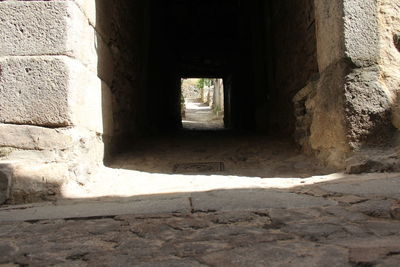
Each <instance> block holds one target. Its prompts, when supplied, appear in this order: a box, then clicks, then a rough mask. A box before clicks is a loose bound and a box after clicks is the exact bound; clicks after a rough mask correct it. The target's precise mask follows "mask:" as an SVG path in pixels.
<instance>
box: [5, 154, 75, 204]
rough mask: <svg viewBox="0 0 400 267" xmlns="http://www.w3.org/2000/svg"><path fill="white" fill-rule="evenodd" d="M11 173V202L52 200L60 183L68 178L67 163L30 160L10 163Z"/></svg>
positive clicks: (58, 190) (57, 193)
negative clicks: (28, 161)
mask: <svg viewBox="0 0 400 267" xmlns="http://www.w3.org/2000/svg"><path fill="white" fill-rule="evenodd" d="M10 168H11V173H12V188H11V192H10V201H11V203H32V202H38V201H46V200H54V199H55V198H56V196H57V195H59V194H60V189H61V185H62V184H63V183H65V182H67V181H68V180H69V179H70V177H71V176H70V171H69V167H68V165H67V164H62V163H49V164H46V163H41V162H36V163H34V162H30V163H27V162H26V163H21V164H13V165H10Z"/></svg>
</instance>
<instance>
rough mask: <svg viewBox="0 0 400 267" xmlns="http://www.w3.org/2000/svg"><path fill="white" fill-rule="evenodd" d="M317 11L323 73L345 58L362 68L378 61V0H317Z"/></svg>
mask: <svg viewBox="0 0 400 267" xmlns="http://www.w3.org/2000/svg"><path fill="white" fill-rule="evenodd" d="M315 10H316V26H317V27H316V28H317V45H318V63H319V68H320V72H323V71H324V70H325V69H326V68H327V67H328V66H329V65H330V64H335V62H336V61H339V60H341V59H343V58H345V57H346V58H348V59H350V60H351V61H352V62H353V63H354V64H355V65H356V66H359V67H366V66H370V65H373V64H377V63H378V59H379V23H378V15H377V14H378V1H376V0H337V1H330V0H317V1H315Z"/></svg>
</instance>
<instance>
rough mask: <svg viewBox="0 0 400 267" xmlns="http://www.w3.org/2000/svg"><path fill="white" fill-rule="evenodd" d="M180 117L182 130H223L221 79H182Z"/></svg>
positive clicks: (222, 86) (222, 89) (222, 88)
mask: <svg viewBox="0 0 400 267" xmlns="http://www.w3.org/2000/svg"><path fill="white" fill-rule="evenodd" d="M181 115H182V125H183V128H184V129H188V130H221V129H224V128H225V125H224V85H223V79H218V78H182V79H181Z"/></svg>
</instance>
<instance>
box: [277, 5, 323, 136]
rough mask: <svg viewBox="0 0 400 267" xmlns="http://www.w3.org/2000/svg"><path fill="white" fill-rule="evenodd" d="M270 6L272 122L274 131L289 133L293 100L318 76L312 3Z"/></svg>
mask: <svg viewBox="0 0 400 267" xmlns="http://www.w3.org/2000/svg"><path fill="white" fill-rule="evenodd" d="M271 5H272V7H271V10H272V14H271V26H272V29H271V32H272V36H271V39H270V41H271V42H272V53H271V55H273V59H272V60H273V63H272V64H273V66H272V67H273V91H272V96H271V97H272V98H273V102H272V110H273V111H272V112H271V123H272V126H274V130H275V131H279V132H284V133H286V134H292V133H293V131H294V124H295V118H294V115H293V114H294V110H293V104H292V98H293V96H294V95H295V94H296V93H297V92H298V91H299V90H300V89H302V88H303V87H304V86H305V85H306V84H307V83H308V81H309V80H310V78H311V77H312V76H313V75H315V74H316V73H318V63H317V47H316V33H315V16H314V13H315V11H314V0H294V1H293V0H283V1H272V3H271Z"/></svg>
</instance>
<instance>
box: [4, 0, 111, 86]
mask: <svg viewBox="0 0 400 267" xmlns="http://www.w3.org/2000/svg"><path fill="white" fill-rule="evenodd" d="M84 2H93V3H92V4H93V5H94V1H84ZM100 2H104V1H100ZM108 2H109V1H108ZM93 8H94V7H93ZM102 10H108V9H107V8H105V7H103V8H102ZM109 12H110V11H109ZM0 17H2V18H3V19H2V20H1V21H0V27H1V28H2V29H3V31H2V34H1V36H0V41H1V43H2V46H1V48H0V56H49V55H67V56H71V57H74V58H77V59H78V60H80V61H81V62H82V63H83V64H85V65H86V66H88V68H89V69H90V70H91V71H93V72H94V73H96V74H98V76H99V77H101V78H102V79H103V80H105V81H106V82H107V83H108V84H111V80H112V75H113V68H112V57H111V51H110V49H109V47H108V45H107V44H106V40H105V39H104V37H102V36H100V35H99V34H98V33H97V32H96V31H95V30H94V28H93V27H92V26H91V25H90V24H89V21H88V19H87V18H86V17H85V15H84V14H83V13H82V11H81V10H80V9H79V8H78V6H77V5H76V4H75V3H73V1H29V2H28V1H10V2H1V3H0ZM102 21H108V23H111V21H110V20H102ZM103 24H104V22H103ZM101 28H103V27H101ZM103 36H104V35H103ZM108 36H110V33H108ZM83 43H84V44H85V45H82V44H83Z"/></svg>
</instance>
